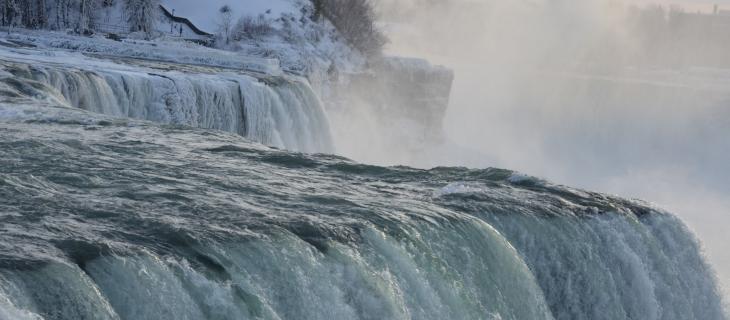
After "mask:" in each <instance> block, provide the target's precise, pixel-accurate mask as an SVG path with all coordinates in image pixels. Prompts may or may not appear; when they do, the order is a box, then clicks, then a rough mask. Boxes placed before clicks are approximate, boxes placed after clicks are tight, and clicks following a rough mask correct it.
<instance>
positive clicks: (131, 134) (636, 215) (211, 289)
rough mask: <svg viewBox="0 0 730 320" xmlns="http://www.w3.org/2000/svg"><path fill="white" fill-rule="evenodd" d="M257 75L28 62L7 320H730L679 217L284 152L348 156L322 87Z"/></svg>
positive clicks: (497, 182)
mask: <svg viewBox="0 0 730 320" xmlns="http://www.w3.org/2000/svg"><path fill="white" fill-rule="evenodd" d="M237 79H239V80H240V78H237ZM234 80H235V81H234ZM239 80H236V79H226V80H216V79H208V78H205V77H194V76H191V75H187V74H172V75H170V74H167V75H164V76H154V75H149V74H132V75H129V74H127V73H124V74H123V73H121V72H120V73H113V72H107V73H100V72H91V71H84V70H68V69H63V68H61V69H58V68H50V67H47V66H45V67H44V66H33V67H30V66H29V65H23V64H17V63H6V65H5V75H4V76H3V77H2V81H0V83H2V86H0V96H2V98H1V99H0V168H2V169H1V170H0V222H1V223H0V319H69V320H70V319H135V320H136V319H518V320H522V319H607V320H608V319H611V320H615V319H725V316H724V315H723V314H722V306H721V301H720V297H719V294H718V291H717V288H716V284H715V281H714V278H713V275H712V272H711V271H710V269H709V268H708V266H707V265H706V263H705V262H704V260H703V257H702V256H701V253H700V250H699V248H698V244H697V242H696V241H695V239H694V237H693V236H692V235H691V234H690V232H689V231H688V230H687V229H686V228H685V227H684V225H683V224H682V223H681V222H680V221H679V220H678V219H676V218H675V217H674V216H672V215H670V214H668V213H665V212H662V211H660V210H658V209H655V208H653V207H651V206H648V205H646V204H644V203H640V202H636V201H628V200H623V199H618V198H614V197H610V196H606V195H601V194H596V193H589V192H584V191H580V190H575V189H571V188H567V187H562V186H556V185H552V184H550V183H547V182H545V181H541V180H538V179H535V178H531V177H527V176H522V175H519V174H515V173H513V172H510V171H506V170H498V169H486V170H470V169H462V168H436V169H432V170H416V169H410V168H405V167H393V168H384V167H375V166H368V165H362V164H358V163H354V162H352V161H349V160H347V159H344V158H340V157H336V156H331V155H324V154H309V155H308V154H300V153H294V152H290V151H282V150H280V149H272V148H269V147H265V146H263V145H259V144H256V143H253V142H250V140H251V139H252V140H254V141H259V142H263V143H268V144H272V145H275V146H280V147H290V148H291V149H297V146H299V149H304V150H314V151H323V152H326V151H328V150H327V147H328V146H327V145H326V144H325V145H318V144H317V143H321V141H327V140H326V139H329V137H328V134H329V133H328V129H327V128H326V117H325V116H324V115H323V114H322V113H321V110H320V109H319V107H318V104H317V103H316V101H315V100H316V99H315V98H312V99H311V100H306V99H309V98H306V97H312V96H311V95H310V93H309V91H311V90H309V91H307V89H306V87H307V86H306V85H305V84H296V81H294V82H287V84H284V86H285V88H284V89H282V88H281V87H280V86H281V85H282V82H277V81H284V80H283V79H273V80H271V81H272V82H269V83H266V84H262V83H261V82H259V81H255V80H251V78H246V81H239ZM217 81H219V82H220V83H218V82H217ZM286 81H293V80H286ZM92 82H93V83H95V84H93V85H92V84H91V83H92ZM153 82H154V85H152V84H150V83H153ZM277 83H278V84H277ZM90 86H95V87H94V88H96V89H94V90H91V89H89V88H90ZM133 86H138V87H139V88H135V89H131V88H132V87H133ZM164 86H167V87H166V88H167V89H165V90H161V89H159V88H160V87H164ZM183 86H187V87H185V89H176V88H183ZM250 86H259V89H257V90H258V92H260V93H261V94H263V93H262V92H266V95H268V97H280V99H282V98H281V97H284V96H288V95H290V94H291V96H292V97H293V98H291V99H292V100H297V101H299V103H298V104H297V105H296V107H297V108H301V113H300V114H299V115H298V116H291V117H289V118H286V117H279V118H276V117H273V118H272V117H268V118H267V116H266V115H267V114H269V113H268V112H271V110H273V109H275V108H277V106H276V103H273V104H271V105H269V104H266V103H268V102H266V101H269V100H267V99H268V98H266V99H264V98H261V99H260V100H255V97H257V95H255V94H253V93H250V92H246V91H245V90H246V88H248V87H250ZM292 86H293V88H292ZM106 88H108V90H111V93H103V94H102V91H103V90H107V89H106ZM120 88H121V89H120ZM266 88H269V89H266ZM297 88H299V89H297ZM269 90H271V91H269ZM287 90H288V91H289V92H292V93H285V91H287ZM116 91H119V92H116ZM159 92H164V93H166V94H167V95H166V96H165V97H167V98H169V99H171V100H166V99H167V98H165V99H163V98H160V97H162V95H157V93H159ZM272 92H275V93H272ZM142 93H144V94H147V95H146V96H143V97H140V96H139V94H142ZM183 94H189V95H188V96H183ZM82 97H85V98H82ZM130 97H134V99H140V100H134V101H138V102H129V101H130ZM181 97H182V98H181ZM302 97H305V98H306V99H304V98H302ZM94 99H96V100H94ZM125 99H126V100H125ZM187 99H196V101H197V102H196V103H188V104H186V102H185V101H188V100H187ZM302 99H304V100H302ZM274 100H276V99H275V98H274V99H273V100H272V101H274ZM159 101H168V102H169V103H163V104H157V102H159ZM246 101H249V104H248V105H247V104H246ZM302 101H306V102H305V103H302ZM281 106H283V108H284V109H282V110H285V112H283V113H287V114H288V113H290V112H292V111H291V110H292V109H291V108H293V107H292V105H290V104H288V103H282V104H281ZM211 108H212V109H211ZM141 110H146V111H145V112H146V113H144V112H142V111H141ZM215 110H218V111H215ZM221 110H227V111H226V112H229V113H225V112H223V113H220V114H218V113H216V112H219V111H221ZM242 110H258V111H256V112H259V113H255V112H250V111H246V112H244V111H242ZM89 111H94V113H91V112H89ZM221 112H222V111H221ZM231 114H234V115H237V117H238V118H237V119H241V120H240V122H225V121H221V120H230V118H228V116H229V115H231ZM261 114H263V115H264V116H263V119H269V120H271V121H269V122H267V123H268V124H269V125H268V126H267V127H265V128H267V129H262V130H260V131H257V132H259V133H260V136H257V135H252V134H251V132H252V131H251V130H252V129H251V128H252V127H251V126H252V125H249V124H248V123H256V122H257V121H258V120H259V119H262V117H261V116H259V115H261ZM312 115H314V116H312ZM132 118H137V119H146V120H154V121H157V122H159V123H153V122H147V121H142V120H134V119H132ZM211 119H218V120H215V121H214V120H211ZM272 119H273V120H272ZM287 119H288V120H287ZM307 119H319V120H317V121H322V122H323V123H318V122H317V121H315V122H312V121H313V120H312V121H310V120H307ZM180 125H185V126H180ZM277 126H281V127H277ZM194 127H200V128H194ZM201 128H202V129H201ZM276 128H300V129H297V130H301V131H300V132H299V133H297V132H298V131H295V132H294V133H292V132H287V131H285V130H284V129H281V130H284V131H280V130H279V129H276ZM206 129H219V130H224V131H218V130H216V131H211V130H206ZM226 131H228V132H226ZM275 133H278V134H280V135H289V137H291V139H290V140H288V141H291V143H292V144H291V145H287V143H286V141H287V140H286V139H283V138H282V139H280V140H279V141H284V143H276V141H275V140H266V139H263V138H260V137H263V136H271V135H274V134H275ZM245 137H248V139H246V138H245ZM257 137H259V138H257ZM272 141H273V142H272ZM302 146H305V147H302ZM318 148H322V149H321V150H320V149H318Z"/></svg>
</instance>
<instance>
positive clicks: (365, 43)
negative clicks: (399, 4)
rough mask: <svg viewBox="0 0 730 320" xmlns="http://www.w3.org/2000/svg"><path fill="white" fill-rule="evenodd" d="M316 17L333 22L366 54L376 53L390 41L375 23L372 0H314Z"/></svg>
mask: <svg viewBox="0 0 730 320" xmlns="http://www.w3.org/2000/svg"><path fill="white" fill-rule="evenodd" d="M313 2H314V8H315V13H314V15H315V17H317V16H320V15H321V16H324V17H325V18H327V19H328V20H330V21H331V22H332V24H333V25H334V26H335V28H337V30H338V31H339V32H340V34H342V36H343V37H344V38H345V40H347V41H348V42H349V43H350V45H352V46H354V47H355V48H357V49H358V50H360V51H361V52H362V53H364V54H366V55H376V54H379V53H380V52H381V51H382V48H383V46H384V45H385V44H386V43H387V42H388V41H387V38H386V37H385V35H384V34H383V32H382V31H381V30H380V29H378V27H377V25H376V24H375V20H376V19H375V18H376V16H375V10H374V9H373V3H372V2H371V0H313Z"/></svg>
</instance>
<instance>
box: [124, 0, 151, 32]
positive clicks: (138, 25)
mask: <svg viewBox="0 0 730 320" xmlns="http://www.w3.org/2000/svg"><path fill="white" fill-rule="evenodd" d="M159 7H160V1H159V0H125V2H124V10H125V12H126V16H127V17H128V18H127V19H128V21H127V22H128V23H129V28H130V31H132V32H137V31H142V32H144V33H146V34H147V35H148V36H149V35H150V34H152V31H153V27H154V22H155V17H156V16H157V12H158V10H159Z"/></svg>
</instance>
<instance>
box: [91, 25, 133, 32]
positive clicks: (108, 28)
mask: <svg viewBox="0 0 730 320" xmlns="http://www.w3.org/2000/svg"><path fill="white" fill-rule="evenodd" d="M91 28H92V29H94V30H95V31H98V32H106V33H119V34H126V33H129V28H128V27H127V26H122V25H118V24H109V23H94V24H93V25H91Z"/></svg>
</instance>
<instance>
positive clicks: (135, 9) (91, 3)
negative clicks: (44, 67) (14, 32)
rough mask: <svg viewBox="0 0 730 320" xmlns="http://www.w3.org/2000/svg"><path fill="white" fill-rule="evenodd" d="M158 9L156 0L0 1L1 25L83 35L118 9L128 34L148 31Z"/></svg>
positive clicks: (150, 29) (91, 30)
mask: <svg viewBox="0 0 730 320" xmlns="http://www.w3.org/2000/svg"><path fill="white" fill-rule="evenodd" d="M158 6H159V0H0V25H2V26H6V27H7V26H10V27H22V28H29V29H50V30H66V29H73V30H74V31H76V32H78V33H86V32H93V31H95V29H96V26H97V23H99V22H100V21H101V19H102V17H100V16H99V15H100V13H101V12H106V11H108V10H110V9H112V8H120V10H121V12H123V17H124V20H125V22H126V23H127V27H128V28H129V31H132V32H135V31H143V32H151V31H152V26H153V23H154V19H155V15H156V14H157V12H158V11H157V10H158V9H157V7H158ZM104 9H107V10H104Z"/></svg>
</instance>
